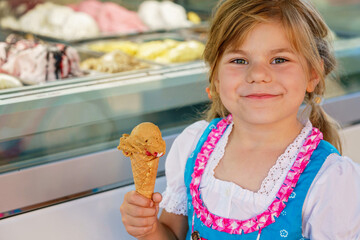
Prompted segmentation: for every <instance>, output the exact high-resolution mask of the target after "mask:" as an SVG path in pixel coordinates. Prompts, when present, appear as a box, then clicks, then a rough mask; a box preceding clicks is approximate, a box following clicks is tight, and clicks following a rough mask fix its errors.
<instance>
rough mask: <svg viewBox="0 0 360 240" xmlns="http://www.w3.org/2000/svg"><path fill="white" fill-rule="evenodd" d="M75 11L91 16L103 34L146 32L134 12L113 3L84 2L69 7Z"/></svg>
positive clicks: (145, 27)
mask: <svg viewBox="0 0 360 240" xmlns="http://www.w3.org/2000/svg"><path fill="white" fill-rule="evenodd" d="M70 7H72V8H73V9H74V10H75V11H79V12H84V13H86V14H89V15H90V16H92V17H93V18H94V19H95V21H96V22H97V24H98V26H99V29H100V31H101V32H103V33H133V32H143V31H146V30H148V27H147V26H146V25H145V24H144V23H143V22H142V21H141V19H140V17H139V16H138V14H137V13H136V12H133V11H130V10H127V9H126V8H124V7H122V6H120V5H118V4H116V3H114V2H100V1H97V0H86V1H83V2H81V3H79V4H72V5H70Z"/></svg>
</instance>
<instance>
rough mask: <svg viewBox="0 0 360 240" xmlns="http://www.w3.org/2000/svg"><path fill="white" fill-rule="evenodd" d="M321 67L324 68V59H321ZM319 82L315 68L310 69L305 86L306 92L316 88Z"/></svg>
mask: <svg viewBox="0 0 360 240" xmlns="http://www.w3.org/2000/svg"><path fill="white" fill-rule="evenodd" d="M321 68H322V69H323V70H324V61H323V60H322V61H321ZM319 82H320V76H319V74H318V73H317V72H316V71H315V69H312V70H311V73H310V79H309V81H308V83H307V87H306V92H309V93H311V92H313V91H314V90H315V88H316V86H317V85H318V84H319Z"/></svg>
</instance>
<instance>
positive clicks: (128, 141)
mask: <svg viewBox="0 0 360 240" xmlns="http://www.w3.org/2000/svg"><path fill="white" fill-rule="evenodd" d="M118 149H119V150H121V151H122V152H123V154H124V155H125V156H126V157H130V160H131V168H132V172H133V176H134V182H135V189H136V191H137V192H138V193H140V194H141V195H143V196H145V197H147V198H150V199H151V196H152V193H153V192H154V187H155V179H156V173H157V168H158V164H159V158H160V157H161V156H163V155H164V154H165V151H166V145H165V141H164V140H163V139H162V137H161V132H160V129H159V128H158V127H157V126H156V125H155V124H153V123H150V122H144V123H141V124H139V125H137V126H136V127H135V128H134V129H133V130H132V131H131V134H130V135H128V134H123V136H122V137H121V138H120V144H119V146H118Z"/></svg>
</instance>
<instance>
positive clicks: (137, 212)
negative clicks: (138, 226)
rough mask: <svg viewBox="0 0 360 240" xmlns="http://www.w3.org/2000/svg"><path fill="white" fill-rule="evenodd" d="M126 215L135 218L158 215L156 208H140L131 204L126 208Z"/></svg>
mask: <svg viewBox="0 0 360 240" xmlns="http://www.w3.org/2000/svg"><path fill="white" fill-rule="evenodd" d="M126 214H128V215H130V216H133V217H153V216H155V215H156V209H155V207H151V208H150V207H139V206H136V205H131V204H129V205H128V207H127V208H126Z"/></svg>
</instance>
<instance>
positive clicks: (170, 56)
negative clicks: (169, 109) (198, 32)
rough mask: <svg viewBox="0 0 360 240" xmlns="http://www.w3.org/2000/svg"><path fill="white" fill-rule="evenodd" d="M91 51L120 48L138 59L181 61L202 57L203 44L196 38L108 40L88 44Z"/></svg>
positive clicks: (159, 61) (108, 50) (164, 61)
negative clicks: (180, 39)
mask: <svg viewBox="0 0 360 240" xmlns="http://www.w3.org/2000/svg"><path fill="white" fill-rule="evenodd" d="M87 47H88V48H89V49H91V50H93V51H99V52H111V51H114V50H120V51H122V52H124V53H126V54H128V55H131V56H134V57H136V58H139V59H144V60H150V61H155V62H158V63H165V64H168V63H181V62H189V61H194V60H199V59H201V58H202V54H203V51H204V48H205V46H204V44H203V43H202V42H199V41H196V40H188V41H176V40H173V39H165V40H156V41H149V42H143V43H135V42H130V41H109V42H102V43H101V42H98V43H94V44H89V45H88V46H87Z"/></svg>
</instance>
